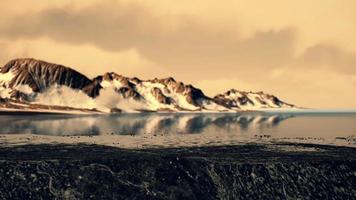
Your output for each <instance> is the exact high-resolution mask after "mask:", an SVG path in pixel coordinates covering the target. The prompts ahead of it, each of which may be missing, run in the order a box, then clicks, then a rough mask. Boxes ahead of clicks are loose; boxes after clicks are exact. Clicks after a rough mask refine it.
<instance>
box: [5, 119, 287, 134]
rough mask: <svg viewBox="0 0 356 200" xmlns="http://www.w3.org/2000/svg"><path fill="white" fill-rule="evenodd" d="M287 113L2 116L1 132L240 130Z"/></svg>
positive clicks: (266, 123)
mask: <svg viewBox="0 0 356 200" xmlns="http://www.w3.org/2000/svg"><path fill="white" fill-rule="evenodd" d="M291 117H293V115H286V114H276V115H271V114H121V115H110V116H85V117H73V116H11V117H8V116H6V117H2V116H0V127H1V128H0V133H2V134H4V133H32V134H45V135H98V134H107V133H109V134H131V135H133V134H135V135H136V134H176V133H182V134H186V133H187V134H192V133H204V132H208V131H215V132H216V133H221V134H224V133H237V132H247V131H250V130H262V129H268V128H273V127H275V126H278V124H279V123H280V122H282V121H283V120H286V119H288V118H291Z"/></svg>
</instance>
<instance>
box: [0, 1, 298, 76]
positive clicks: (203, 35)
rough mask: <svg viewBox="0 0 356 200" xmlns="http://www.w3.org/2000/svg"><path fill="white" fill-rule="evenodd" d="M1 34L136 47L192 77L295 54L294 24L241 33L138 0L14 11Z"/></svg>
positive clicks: (261, 65) (260, 65)
mask: <svg viewBox="0 0 356 200" xmlns="http://www.w3.org/2000/svg"><path fill="white" fill-rule="evenodd" d="M0 37H6V38H9V39H11V40H14V39H37V38H42V37H48V38H51V39H52V40H54V41H56V42H61V43H67V44H70V45H83V44H90V45H93V46H95V47H97V48H101V49H103V50H105V51H111V52H120V51H125V50H127V49H137V51H138V52H140V53H141V54H142V55H143V56H144V57H147V58H148V59H149V60H152V61H153V62H155V63H157V64H160V65H161V66H165V67H166V68H167V70H171V71H174V73H175V74H178V76H179V77H180V78H182V79H191V78H193V77H195V76H197V75H200V76H204V78H209V77H215V76H220V77H225V76H229V77H232V76H235V75H236V73H239V74H242V75H244V76H253V75H254V74H256V72H258V71H267V70H270V69H271V68H276V67H280V66H283V65H284V64H285V63H287V62H288V60H290V59H291V58H292V57H293V52H294V48H293V47H294V39H295V30H294V29H291V28H285V29H281V30H267V31H258V32H256V33H254V34H253V35H252V36H250V37H247V38H244V39H242V38H241V37H240V35H239V32H238V28H237V27H230V26H227V27H219V28H217V26H214V25H212V24H209V23H208V22H205V21H204V20H201V19H199V18H197V17H192V16H185V15H179V16H176V15H159V14H156V13H154V12H152V11H151V10H150V9H148V8H146V7H144V6H141V5H138V4H128V3H123V2H118V1H106V2H105V3H97V4H94V5H91V6H88V7H85V8H81V9H78V8H71V7H68V6H64V7H55V8H50V9H44V10H42V11H39V12H30V13H24V14H23V15H18V16H15V17H14V18H13V19H12V20H9V21H8V23H7V24H5V25H3V26H1V27H0ZM207 68H209V70H208V71H206V72H205V73H201V72H202V71H205V70H206V69H207ZM247 69H248V70H247ZM187 70H189V73H186V72H187ZM218 72H219V73H218Z"/></svg>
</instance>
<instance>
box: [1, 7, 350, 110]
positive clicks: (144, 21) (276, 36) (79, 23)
mask: <svg viewBox="0 0 356 200" xmlns="http://www.w3.org/2000/svg"><path fill="white" fill-rule="evenodd" d="M355 8H356V1H354V0H343V1H337V0H313V1H310V0H298V1H295V0H269V1H261V0H244V1H242V0H223V1H216V0H180V1H173V0H152V1H151V0H119V1H116V0H106V1H104V0H76V1H74V0H51V1H47V0H32V1H30V0H1V1H0V45H1V51H0V63H1V65H3V64H5V63H6V62H7V61H8V60H10V59H12V58H17V57H34V58H37V59H42V60H46V61H50V62H54V63H60V64H64V65H66V66H70V67H73V68H75V69H77V70H79V71H81V72H83V73H85V74H86V75H88V76H89V77H93V76H96V75H98V74H102V73H105V72H107V71H114V72H117V73H119V74H122V75H126V76H137V77H140V78H144V79H148V78H154V77H158V78H164V77H168V76H173V77H175V78H176V79H177V80H181V81H184V82H186V83H192V84H193V85H195V86H197V87H200V88H202V89H203V90H204V91H205V92H206V93H207V95H211V96H213V95H215V94H217V93H221V92H224V91H225V90H228V89H231V88H236V89H240V90H248V91H249V90H252V91H260V90H262V91H265V92H268V93H273V94H275V95H277V96H279V97H281V99H282V100H285V101H287V102H290V103H293V104H296V105H300V106H305V107H314V108H356V92H355V91H356V37H355V36H356V12H355Z"/></svg>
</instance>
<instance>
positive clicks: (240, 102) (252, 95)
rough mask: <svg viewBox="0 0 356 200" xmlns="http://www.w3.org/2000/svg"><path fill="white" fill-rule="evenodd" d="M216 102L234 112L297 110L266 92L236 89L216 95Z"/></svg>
mask: <svg viewBox="0 0 356 200" xmlns="http://www.w3.org/2000/svg"><path fill="white" fill-rule="evenodd" d="M214 100H215V102H216V103H218V104H220V105H223V106H225V107H226V108H229V109H234V110H240V109H243V110H255V109H264V108H295V106H294V105H292V104H289V103H285V102H283V101H281V100H280V99H278V98H277V97H276V96H273V95H270V94H265V93H264V92H244V91H239V90H235V89H231V90H229V91H227V92H225V93H224V94H218V95H216V96H215V97H214Z"/></svg>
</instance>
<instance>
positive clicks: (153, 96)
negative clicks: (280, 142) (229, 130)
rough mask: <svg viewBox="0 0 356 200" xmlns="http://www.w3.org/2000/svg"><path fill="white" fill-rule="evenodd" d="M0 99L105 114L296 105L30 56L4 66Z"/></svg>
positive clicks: (0, 73)
mask: <svg viewBox="0 0 356 200" xmlns="http://www.w3.org/2000/svg"><path fill="white" fill-rule="evenodd" d="M0 100H1V101H0V107H3V108H4V107H11V108H14V107H16V106H14V105H16V104H17V105H18V104H22V105H27V106H29V105H31V106H30V107H31V108H33V107H34V106H33V105H47V106H52V107H48V109H53V108H56V109H58V110H60V109H62V108H63V109H66V110H68V109H74V110H75V109H78V110H85V111H88V110H93V111H102V112H121V111H201V112H216V111H226V112H228V111H229V112H233V111H238V110H256V109H260V108H294V106H293V105H291V104H287V103H284V102H282V101H281V100H279V99H278V98H277V97H275V96H273V95H268V94H264V93H262V92H259V93H253V92H240V91H237V90H230V91H228V92H226V93H224V94H219V95H217V96H215V97H214V98H210V97H208V96H206V95H205V94H204V93H203V91H202V90H200V89H198V88H196V87H194V86H192V85H190V84H188V85H187V84H184V83H182V82H179V81H176V80H174V79H173V78H171V77H169V78H165V79H157V78H156V79H152V80H140V79H139V78H136V77H134V78H129V77H125V76H122V75H119V74H116V73H114V72H110V73H106V74H104V75H101V76H98V77H96V78H94V79H92V80H91V79H89V78H88V77H86V76H85V75H83V74H81V73H80V72H78V71H75V70H73V69H71V68H69V67H65V66H63V65H57V64H52V63H48V62H45V61H40V60H35V59H29V58H24V59H14V60H11V61H10V62H8V63H7V64H6V65H5V66H3V67H2V68H0ZM4 102H6V103H4ZM53 106H55V107H53ZM17 107H18V106H17ZM20 107H21V106H20ZM24 107H26V106H24ZM24 107H23V106H22V107H21V109H24ZM38 107H41V106H38ZM42 108H43V106H42V107H41V109H42Z"/></svg>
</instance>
